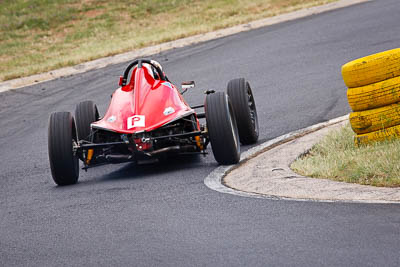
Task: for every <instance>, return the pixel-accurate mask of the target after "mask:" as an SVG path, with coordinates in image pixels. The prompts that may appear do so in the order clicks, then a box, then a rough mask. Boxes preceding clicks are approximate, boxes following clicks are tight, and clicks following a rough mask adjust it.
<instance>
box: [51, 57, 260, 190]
mask: <svg viewBox="0 0 400 267" xmlns="http://www.w3.org/2000/svg"><path fill="white" fill-rule="evenodd" d="M128 80H129V82H128ZM119 85H120V88H118V89H117V90H116V91H115V92H114V93H113V95H112V99H111V103H110V105H109V107H108V110H107V112H106V114H105V115H104V117H102V118H100V116H99V112H98V110H97V107H96V105H95V104H94V103H93V102H92V101H84V102H81V103H79V104H78V105H77V106H76V110H75V118H74V117H73V116H72V114H71V113H70V112H55V113H53V114H51V116H50V122H49V131H48V149H49V160H50V167H51V173H52V176H53V179H54V181H55V183H56V184H58V185H68V184H74V183H76V182H77V181H78V177H79V160H81V161H82V162H83V169H84V170H87V169H88V168H91V167H95V166H98V165H102V164H108V163H122V162H135V163H141V162H146V161H149V160H154V159H160V158H162V157H164V158H165V157H168V156H173V155H176V154H207V152H206V148H207V146H208V144H209V143H211V146H212V151H213V154H214V158H215V159H216V161H217V162H218V163H219V164H223V165H225V164H235V163H238V162H239V159H240V144H239V140H240V143H242V144H253V143H255V142H257V139H258V119H257V111H256V105H255V101H254V97H253V93H252V91H251V88H250V85H249V83H248V82H246V81H245V79H243V78H240V79H234V80H231V81H230V82H229V83H228V88H227V93H224V92H215V91H212V90H209V91H206V92H205V94H206V98H205V102H204V105H200V106H194V107H190V106H189V105H188V104H187V103H186V101H185V100H184V99H183V97H182V94H183V93H184V92H186V90H187V89H189V88H191V87H194V82H184V83H182V92H180V91H178V89H177V88H176V87H175V86H174V85H173V84H172V83H171V82H170V81H169V80H168V78H167V76H166V75H165V74H164V72H163V70H162V67H161V65H160V64H159V63H158V62H156V61H154V60H148V59H139V60H135V61H134V62H132V63H131V64H129V66H128V67H127V68H126V70H125V72H124V75H123V76H121V77H120V82H119ZM202 108H204V112H196V111H195V109H202ZM202 118H205V121H206V123H205V124H202V123H200V122H199V119H202Z"/></svg>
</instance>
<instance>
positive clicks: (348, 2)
mask: <svg viewBox="0 0 400 267" xmlns="http://www.w3.org/2000/svg"><path fill="white" fill-rule="evenodd" d="M369 1H371V0H339V1H338V2H333V3H328V4H325V5H321V6H315V7H311V8H307V9H300V10H297V11H294V12H290V13H286V14H282V15H278V16H274V17H269V18H265V19H260V20H256V21H252V22H249V23H245V24H241V25H237V26H233V27H230V28H225V29H221V30H218V31H214V32H208V33H204V34H198V35H194V36H190V37H186V38H182V39H178V40H175V41H171V42H167V43H162V44H159V45H154V46H150V47H145V48H142V49H139V50H135V51H131V52H127V53H122V54H118V55H114V56H110V57H104V58H99V59H96V60H93V61H88V62H85V63H82V64H78V65H75V66H71V67H65V68H61V69H57V70H52V71H48V72H45V73H41V74H35V75H32V76H28V77H23V78H17V79H13V80H8V81H5V82H1V83H0V93H2V92H6V91H9V90H14V89H18V88H21V87H25V86H29V85H34V84H39V83H42V82H46V81H51V80H54V79H57V78H61V77H65V76H71V75H75V74H79V73H84V72H87V71H90V70H95V69H100V68H104V67H106V66H109V65H114V64H119V63H123V62H127V61H131V60H134V59H136V58H138V57H146V56H150V55H154V54H158V53H161V52H164V51H167V50H171V49H175V48H181V47H185V46H188V45H193V44H198V43H202V42H206V41H210V40H213V39H218V38H222V37H225V36H229V35H233V34H236V33H240V32H244V31H249V30H254V29H257V28H261V27H265V26H270V25H274V24H278V23H281V22H286V21H291V20H295V19H300V18H304V17H307V16H311V15H316V14H321V13H324V12H328V11H332V10H335V9H339V8H344V7H348V6H352V5H356V4H361V3H364V2H369Z"/></svg>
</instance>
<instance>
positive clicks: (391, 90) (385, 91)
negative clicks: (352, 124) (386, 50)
mask: <svg viewBox="0 0 400 267" xmlns="http://www.w3.org/2000/svg"><path fill="white" fill-rule="evenodd" d="M399 66H400V64H399ZM347 99H348V101H349V105H350V107H351V109H352V110H353V111H362V110H367V109H372V108H378V107H383V106H386V105H389V104H393V103H396V102H400V77H396V78H393V79H389V80H385V81H382V82H377V83H373V84H370V85H366V86H362V87H356V88H349V89H348V90H347Z"/></svg>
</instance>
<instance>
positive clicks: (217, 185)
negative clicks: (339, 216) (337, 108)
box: [204, 114, 399, 204]
mask: <svg viewBox="0 0 400 267" xmlns="http://www.w3.org/2000/svg"><path fill="white" fill-rule="evenodd" d="M348 118H349V114H347V115H344V116H342V117H338V118H335V119H332V120H329V121H326V122H322V123H318V124H315V125H312V126H309V127H307V128H303V129H300V130H297V131H293V132H290V133H288V134H285V135H281V136H279V137H276V138H274V139H272V140H269V141H266V142H264V143H262V144H260V145H258V146H255V147H253V148H251V149H249V150H247V151H245V152H243V153H242V155H241V160H240V162H239V163H238V164H236V165H229V166H219V167H217V168H216V169H214V170H213V171H212V172H211V173H210V174H209V175H208V176H207V177H206V178H205V179H204V184H205V185H206V186H207V187H208V188H210V189H212V190H214V191H217V192H220V193H224V194H231V195H236V196H242V197H250V198H261V199H268V200H291V201H307V202H328V203H338V202H339V203H371V204H389V203H391V204H399V202H398V201H388V200H330V199H313V198H289V197H281V196H274V195H268V194H257V193H251V192H245V191H240V190H236V189H234V188H231V187H228V186H226V185H224V184H223V182H222V180H223V178H224V177H225V175H226V174H227V173H228V172H230V171H231V170H232V169H234V168H238V167H239V166H240V165H241V164H242V163H244V162H245V161H247V160H249V159H250V158H252V157H254V156H256V155H257V154H259V153H261V152H264V151H265V150H268V149H269V148H272V147H275V146H276V145H277V144H280V143H286V142H288V141H291V140H293V139H297V138H299V137H301V136H303V135H305V134H308V133H312V132H314V131H317V130H320V129H322V128H325V127H327V126H330V125H334V124H337V123H340V122H343V121H345V120H348Z"/></svg>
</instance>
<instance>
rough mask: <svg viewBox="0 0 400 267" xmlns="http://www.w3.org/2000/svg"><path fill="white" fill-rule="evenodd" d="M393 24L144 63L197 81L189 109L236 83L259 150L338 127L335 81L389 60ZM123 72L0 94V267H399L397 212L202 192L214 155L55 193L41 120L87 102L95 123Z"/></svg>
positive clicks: (235, 41)
mask: <svg viewBox="0 0 400 267" xmlns="http://www.w3.org/2000/svg"><path fill="white" fill-rule="evenodd" d="M398 14H400V2H399V1H398V0H377V1H369V2H365V3H361V4H358V5H353V6H350V7H346V8H341V9H337V10H331V11H329V12H325V13H321V14H316V15H311V16H308V17H303V18H301V19H297V20H293V21H288V22H283V23H278V24H274V25H271V26H268V27H261V28H258V29H254V30H249V31H245V32H240V33H238V34H234V35H230V36H225V37H223V38H219V39H215V40H210V41H207V42H204V43H199V44H194V45H190V46H185V47H181V48H176V49H171V50H168V51H163V52H162V53H159V54H155V55H153V56H151V57H152V58H154V59H155V60H157V61H159V62H160V63H161V64H162V65H163V68H164V70H165V72H166V73H167V75H168V77H169V78H170V79H171V81H172V82H174V83H175V84H179V83H180V82H181V81H185V80H195V81H196V88H194V89H193V90H191V91H189V92H187V93H186V94H185V99H186V100H187V101H188V103H189V104H191V105H197V104H202V103H203V102H204V94H203V91H204V90H206V89H215V90H219V91H222V90H226V85H227V82H228V81H229V80H230V79H234V78H238V77H245V78H247V79H248V80H249V81H250V83H251V86H252V89H253V93H254V96H255V100H256V104H257V111H258V115H259V120H260V134H261V135H260V141H259V143H260V144H262V143H264V142H267V141H269V140H273V139H274V138H276V137H279V136H282V135H285V134H287V133H291V132H293V131H297V130H299V129H303V128H306V127H309V126H311V125H315V124H317V123H321V122H324V121H328V120H331V119H334V118H337V117H340V116H343V115H346V114H348V113H349V112H350V110H349V106H348V104H347V100H346V94H345V93H346V88H345V85H344V84H343V80H342V78H341V75H340V67H341V66H342V65H343V64H344V63H346V62H348V61H349V60H352V59H355V58H358V57H362V56H365V55H369V54H372V53H374V52H379V51H384V50H388V49H391V48H395V47H398V46H399V42H400V39H399V35H398V33H399V23H398V22H399V19H398ZM127 60H128V59H127ZM128 64H129V63H128V62H122V63H119V64H115V65H109V66H107V67H105V68H99V69H93V70H91V71H88V72H84V73H80V74H76V75H72V76H64V77H61V78H57V79H54V80H52V81H48V82H42V83H38V84H35V85H32V86H28V87H23V88H19V89H13V90H9V91H6V92H3V93H0V152H1V153H0V170H1V171H0V218H1V219H0V237H1V238H0V263H1V264H0V265H2V266H82V265H85V266H132V265H134V266H349V265H350V266H382V265H383V266H399V265H400V256H399V250H398V248H399V246H400V206H399V205H397V204H369V203H341V202H333V203H323V202H310V201H302V202H300V201H275V200H269V199H257V198H247V197H238V196H235V195H230V194H221V193H219V192H216V191H213V190H210V189H209V188H208V187H206V186H205V185H204V179H205V177H207V176H208V175H209V174H210V173H211V172H212V171H213V170H214V169H215V168H217V167H218V165H217V164H216V162H215V160H214V158H213V156H212V154H209V155H207V156H206V157H200V158H178V159H172V158H171V159H170V160H169V161H168V162H165V163H161V164H152V165H140V166H135V165H133V164H121V165H107V166H101V167H98V168H93V169H91V170H89V171H88V172H87V173H85V172H83V171H82V172H81V174H80V179H79V183H78V184H76V185H74V186H68V187H56V186H55V184H54V182H53V181H52V179H51V174H50V169H49V163H48V156H47V126H48V119H49V115H50V113H51V112H54V111H71V112H73V111H74V109H75V105H76V104H77V103H79V102H80V101H84V100H93V101H94V102H95V103H96V104H97V105H98V106H99V110H100V113H101V114H104V112H105V110H106V109H107V105H108V103H109V100H110V95H111V93H112V92H113V91H114V90H115V88H117V86H118V78H119V76H120V75H121V73H122V72H123V70H124V68H125V67H126V66H127V65H128ZM251 148H252V147H248V146H244V147H242V151H244V152H245V151H247V150H249V149H251Z"/></svg>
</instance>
